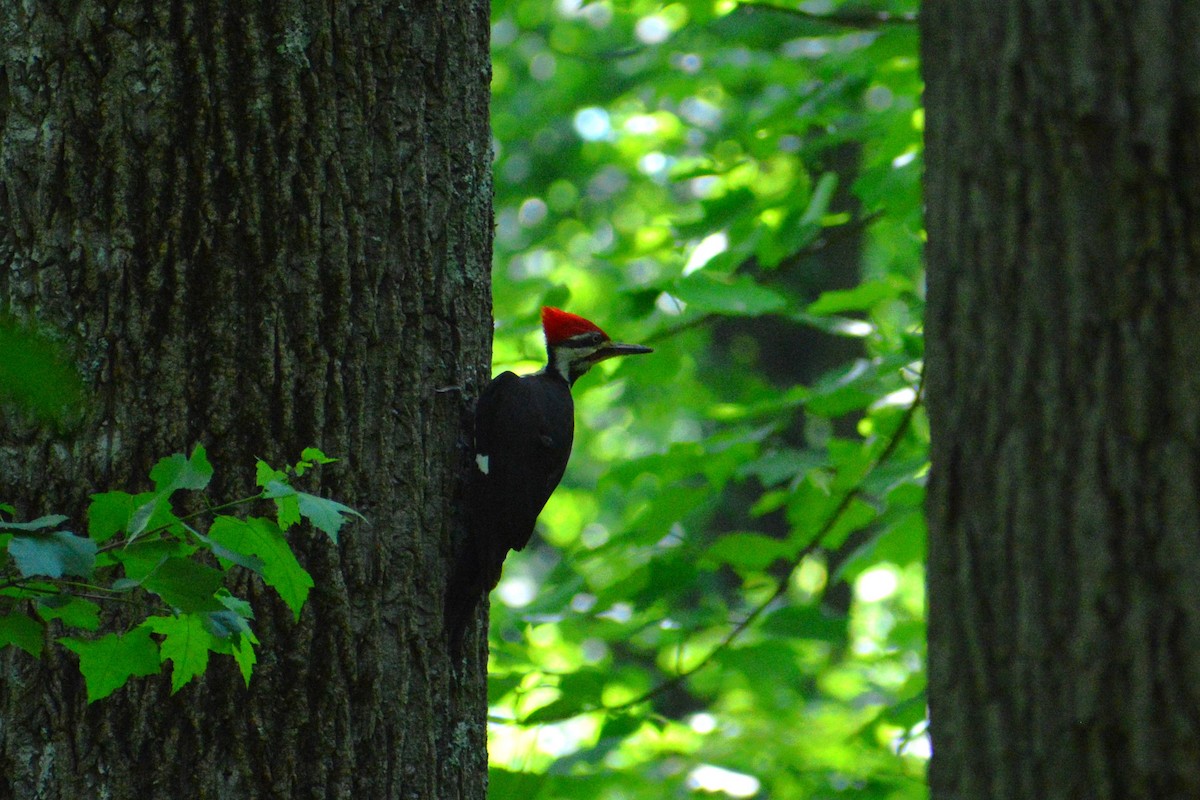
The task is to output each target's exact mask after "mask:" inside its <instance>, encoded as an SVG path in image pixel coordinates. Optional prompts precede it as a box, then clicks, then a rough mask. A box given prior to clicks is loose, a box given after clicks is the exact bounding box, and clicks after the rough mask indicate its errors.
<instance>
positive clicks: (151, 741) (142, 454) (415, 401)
mask: <svg viewBox="0 0 1200 800" xmlns="http://www.w3.org/2000/svg"><path fill="white" fill-rule="evenodd" d="M488 26H489V20H488V6H487V3H486V2H483V1H482V0H436V1H435V0H428V1H426V2H400V3H396V2H384V0H360V1H358V2H354V1H352V0H351V1H348V2H338V3H321V2H316V0H292V1H291V2H285V3H266V4H259V3H249V4H247V3H241V2H238V0H198V1H197V2H180V1H178V0H174V1H172V2H153V3H136V2H127V1H125V0H121V1H120V2H99V0H80V1H79V2H73V3H65V4H64V3H59V2H52V1H51V0H45V1H44V2H28V3H2V4H0V305H2V306H4V307H6V308H8V309H10V310H11V311H13V312H14V313H16V314H17V315H19V316H25V317H36V318H37V319H38V320H40V322H41V323H44V324H47V325H51V326H55V327H57V328H58V329H60V330H62V331H66V332H67V335H68V337H69V338H70V339H71V340H72V341H73V342H74V343H75V345H76V348H77V352H78V354H79V360H80V365H81V368H82V370H83V371H84V374H85V376H86V378H87V380H88V382H89V384H90V386H92V387H93V388H94V397H93V398H92V405H91V406H90V409H89V412H88V416H87V419H86V421H85V422H84V423H83V424H82V425H81V426H78V427H76V428H74V429H72V430H69V431H68V432H67V433H65V434H51V433H48V432H46V431H43V430H37V429H33V428H28V427H25V428H22V427H19V426H14V425H15V423H14V421H13V420H11V419H6V420H4V421H3V424H5V425H6V426H7V427H6V429H5V430H3V432H2V433H0V437H2V438H0V498H3V499H4V500H8V501H11V502H13V503H15V504H16V505H17V506H18V507H19V509H20V510H21V511H22V512H23V513H24V514H41V513H47V512H64V513H70V514H73V515H74V516H75V518H76V519H78V520H80V524H82V513H81V511H82V507H83V502H84V500H85V498H86V496H87V495H88V494H89V493H90V492H94V491H100V490H103V489H109V488H127V489H131V490H141V489H143V488H145V484H146V479H145V475H146V473H147V470H148V469H149V467H150V466H151V465H152V464H153V463H154V461H155V460H156V459H157V458H159V457H161V456H163V455H167V454H169V453H171V452H177V451H180V450H183V449H188V448H190V446H191V445H192V444H193V443H195V442H202V443H204V444H205V445H206V446H207V447H208V449H209V454H210V457H211V459H212V461H213V463H214V464H215V465H216V466H217V470H218V473H217V480H216V481H215V482H214V484H213V486H212V488H211V490H210V491H211V496H212V497H214V498H220V499H229V498H232V497H237V496H242V495H243V494H244V493H245V492H246V490H247V489H248V488H251V487H252V486H253V474H252V472H251V471H250V470H251V468H252V466H253V463H254V458H255V457H263V458H266V459H268V460H273V461H275V462H283V461H284V460H286V459H289V458H290V459H293V460H294V458H295V457H296V456H297V455H298V453H299V451H300V449H301V448H302V447H304V446H306V445H309V444H316V445H318V446H320V447H322V448H323V449H324V450H325V451H326V452H328V453H330V454H331V455H336V456H339V457H341V458H342V461H341V462H340V463H339V464H337V465H334V466H333V467H330V468H327V469H326V470H325V471H324V476H325V478H324V480H325V483H324V484H323V486H322V491H324V492H327V493H329V494H331V495H332V496H335V497H337V498H338V499H339V500H341V501H343V502H346V503H348V504H350V505H352V506H354V507H356V508H358V509H359V510H361V511H362V512H363V513H364V514H365V515H366V516H367V517H368V518H369V520H370V524H369V525H363V524H358V525H355V526H354V527H353V529H351V530H348V531H347V532H346V533H345V534H344V535H343V536H342V539H341V544H340V546H337V547H334V546H332V545H330V544H329V543H328V542H327V541H325V540H324V537H321V536H305V535H303V534H300V535H297V536H295V537H293V538H294V541H296V542H297V544H298V546H299V547H300V549H301V551H302V559H303V560H304V561H305V563H306V566H307V567H308V568H309V570H310V571H311V572H312V573H313V576H314V578H315V580H316V583H317V587H316V589H315V590H314V592H313V594H312V595H311V597H310V600H309V604H308V606H306V608H305V612H304V615H303V618H302V620H301V622H300V623H299V624H293V622H292V621H291V618H290V614H289V613H287V612H286V611H285V610H284V609H282V607H281V606H280V604H279V603H277V602H272V600H271V597H270V595H269V593H268V592H262V591H260V592H253V591H252V592H251V595H252V598H253V600H254V602H255V605H256V610H257V620H256V622H255V630H256V633H257V635H258V636H259V638H260V639H261V640H262V641H263V643H264V646H263V648H262V649H261V651H260V653H259V664H258V667H257V669H256V672H255V675H254V678H253V681H252V682H251V685H250V688H249V689H248V690H247V689H245V688H244V687H243V686H242V684H241V680H240V678H239V677H238V676H237V673H236V671H235V670H234V669H233V668H232V664H221V663H219V662H221V661H224V660H227V659H217V661H216V662H214V665H213V666H211V667H210V670H209V674H208V675H207V676H206V677H205V678H204V679H203V680H202V681H200V682H199V683H198V684H193V685H191V686H189V687H187V688H185V689H183V690H182V691H180V692H179V693H178V694H177V695H176V696H174V697H172V696H170V695H169V691H168V688H169V687H168V683H167V682H166V681H165V680H147V679H135V680H134V681H133V682H132V683H131V684H130V685H129V686H127V687H126V688H124V689H122V690H121V691H120V692H118V693H117V695H114V696H113V697H112V698H110V699H108V700H104V701H100V702H98V703H96V704H94V705H92V706H87V705H86V704H85V697H84V692H83V687H82V683H81V680H80V678H79V675H78V672H77V668H76V666H75V663H74V657H73V656H71V655H70V654H64V653H63V652H62V651H61V650H59V651H55V650H53V649H52V650H51V651H50V652H51V655H50V656H49V657H48V661H47V662H46V663H38V662H35V661H33V660H32V659H30V658H29V657H28V656H26V655H25V654H23V653H20V652H15V653H14V652H12V651H13V650H14V648H8V652H6V653H5V654H3V675H2V680H0V796H4V797H14V798H33V797H38V798H64V799H74V798H81V797H116V798H125V797H172V798H176V797H210V798H215V797H227V798H248V797H280V798H296V797H320V798H324V797H350V796H357V797H360V798H385V797H405V798H437V797H447V798H458V797H463V798H482V797H483V796H484V786H485V782H486V748H485V738H484V736H485V731H484V720H483V709H484V705H485V701H484V692H485V683H484V681H485V676H484V663H483V659H482V657H481V655H482V654H481V652H480V650H479V649H478V647H476V648H475V649H474V650H473V652H472V655H471V657H470V658H469V659H468V660H469V663H468V664H467V666H466V667H465V668H460V669H459V670H458V673H459V674H458V675H457V676H456V675H455V671H454V670H452V669H451V666H450V664H449V661H448V660H447V655H446V652H445V646H444V643H443V640H442V630H441V627H442V622H441V592H442V586H443V585H444V580H445V563H446V559H447V556H448V554H449V552H450V549H451V544H450V541H451V539H452V536H453V529H454V523H453V511H454V505H455V504H454V495H455V492H456V491H457V489H458V485H459V475H460V474H461V471H460V470H461V467H462V463H463V455H462V448H461V446H460V442H461V441H462V439H463V437H464V436H465V434H466V430H467V428H466V424H465V423H466V417H467V415H466V412H465V409H466V407H467V405H468V400H469V398H470V397H472V396H473V393H474V392H475V391H476V390H477V389H478V387H479V385H480V382H481V381H482V380H484V379H485V378H486V376H487V373H486V366H487V364H488V360H489V353H490V340H491V324H490V320H491V313H490V301H489V296H490V284H489V265H490V257H491V231H492V221H491V219H492V217H491V183H490V157H489V155H490V149H491V145H490V134H489V128H488V84H489V75H490V68H489V62H488V30H489V27H488ZM452 387H458V390H455V389H453V388H452ZM474 641H475V643H476V644H477V645H478V643H479V640H478V638H476V639H474Z"/></svg>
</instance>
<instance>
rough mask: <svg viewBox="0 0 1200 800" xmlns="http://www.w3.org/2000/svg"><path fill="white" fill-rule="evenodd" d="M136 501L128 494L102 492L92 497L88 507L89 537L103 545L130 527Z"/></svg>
mask: <svg viewBox="0 0 1200 800" xmlns="http://www.w3.org/2000/svg"><path fill="white" fill-rule="evenodd" d="M134 508H135V500H134V497H133V495H131V494H129V493H128V492H101V493H100V494H94V495H92V502H91V505H89V506H88V511H87V519H88V536H90V537H92V539H94V540H95V541H96V542H98V543H101V544H103V543H104V542H106V541H108V540H109V539H111V538H112V537H113V536H115V535H117V534H118V533H120V532H121V531H123V530H125V527H126V526H127V525H129V520H130V518H131V517H132V516H133V511H134Z"/></svg>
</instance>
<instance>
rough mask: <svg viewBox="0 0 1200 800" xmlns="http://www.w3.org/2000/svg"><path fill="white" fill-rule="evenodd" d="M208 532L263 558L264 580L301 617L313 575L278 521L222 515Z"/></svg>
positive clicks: (239, 550)
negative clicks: (301, 562)
mask: <svg viewBox="0 0 1200 800" xmlns="http://www.w3.org/2000/svg"><path fill="white" fill-rule="evenodd" d="M208 535H209V538H211V539H212V540H213V541H215V542H219V543H221V544H222V545H224V546H225V547H228V548H230V549H231V550H234V551H236V552H239V553H242V554H244V555H248V556H257V557H258V558H259V559H261V560H262V563H263V568H262V576H263V580H264V581H266V582H267V585H269V586H271V587H272V588H274V589H275V591H276V592H278V593H279V596H280V598H281V599H282V600H283V602H285V603H287V605H288V608H290V609H291V610H292V613H293V614H294V615H295V617H296V619H300V610H301V609H302V608H303V607H304V602H305V600H307V599H308V590H309V589H311V588H312V587H313V579H312V576H311V575H309V574H308V572H307V571H305V569H304V568H303V567H301V566H300V562H298V561H297V560H296V556H295V554H294V553H292V548H291V547H290V546H289V545H288V542H287V539H286V538H284V535H283V532H282V531H281V530H280V529H279V526H278V525H276V524H274V523H273V522H271V521H270V520H266V519H262V518H259V517H252V518H250V519H248V520H241V519H238V518H236V517H229V516H219V517H217V518H216V519H215V520H214V521H213V524H212V527H211V528H209V530H208Z"/></svg>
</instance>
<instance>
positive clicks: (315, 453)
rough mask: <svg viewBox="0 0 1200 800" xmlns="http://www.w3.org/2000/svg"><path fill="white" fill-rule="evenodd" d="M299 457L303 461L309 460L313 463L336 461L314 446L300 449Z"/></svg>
mask: <svg viewBox="0 0 1200 800" xmlns="http://www.w3.org/2000/svg"><path fill="white" fill-rule="evenodd" d="M300 458H302V459H304V460H305V461H311V462H313V463H314V464H332V463H334V462H335V461H337V459H336V458H330V457H329V456H327V455H325V454H324V453H322V452H321V451H320V450H318V449H317V448H315V447H306V448H304V449H303V450H302V451H300Z"/></svg>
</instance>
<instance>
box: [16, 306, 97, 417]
mask: <svg viewBox="0 0 1200 800" xmlns="http://www.w3.org/2000/svg"><path fill="white" fill-rule="evenodd" d="M60 338H61V337H59V336H56V335H55V334H53V332H47V331H39V330H36V329H35V328H33V327H32V326H31V325H26V324H22V323H21V322H18V321H17V320H16V319H13V318H10V317H8V316H3V315H0V413H5V412H9V411H11V410H20V411H21V412H24V413H26V414H29V415H30V416H32V417H33V418H34V419H38V420H41V421H43V422H48V423H54V424H65V423H67V422H69V421H70V420H72V419H74V418H75V417H77V416H79V414H80V413H81V412H82V409H83V398H84V392H83V382H82V380H81V379H80V377H79V373H78V371H76V369H75V367H74V366H73V365H72V363H71V358H70V353H69V352H68V349H67V348H66V346H65V345H64V344H63V343H62V342H61V341H59V339H60Z"/></svg>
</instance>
